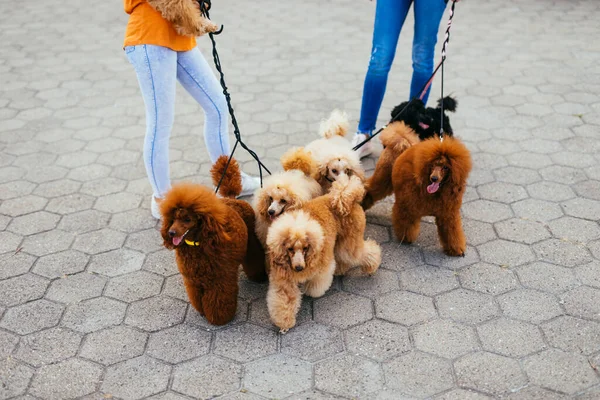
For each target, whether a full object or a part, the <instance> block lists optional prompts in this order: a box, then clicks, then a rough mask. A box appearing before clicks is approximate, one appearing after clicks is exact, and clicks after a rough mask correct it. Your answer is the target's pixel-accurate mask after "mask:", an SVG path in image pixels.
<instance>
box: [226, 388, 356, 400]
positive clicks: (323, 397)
mask: <svg viewBox="0 0 600 400" xmlns="http://www.w3.org/2000/svg"><path fill="white" fill-rule="evenodd" d="M250 396H254V395H250ZM250 396H248V397H247V400H259V397H258V396H256V398H254V397H250ZM223 398H224V399H228V400H244V399H246V397H243V395H239V396H238V397H231V398H230V397H228V396H225V397H223ZM260 399H264V397H260ZM285 399H286V400H341V399H345V397H340V396H336V395H333V394H329V393H325V392H321V391H319V390H309V391H307V392H302V393H299V394H295V395H292V396H290V397H286V398H285Z"/></svg>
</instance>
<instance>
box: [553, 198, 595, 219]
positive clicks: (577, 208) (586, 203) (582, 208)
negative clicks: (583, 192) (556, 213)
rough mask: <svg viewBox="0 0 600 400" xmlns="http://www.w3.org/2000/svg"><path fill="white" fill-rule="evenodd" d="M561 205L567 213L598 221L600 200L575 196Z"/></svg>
mask: <svg viewBox="0 0 600 400" xmlns="http://www.w3.org/2000/svg"><path fill="white" fill-rule="evenodd" d="M561 206H562V208H563V210H564V211H565V213H566V214H567V215H571V216H573V217H577V218H585V219H589V220H592V221H596V222H597V221H598V218H599V217H598V216H599V215H600V201H597V200H590V199H582V198H575V199H571V200H567V201H565V202H563V203H561Z"/></svg>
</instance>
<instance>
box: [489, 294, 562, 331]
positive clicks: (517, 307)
mask: <svg viewBox="0 0 600 400" xmlns="http://www.w3.org/2000/svg"><path fill="white" fill-rule="evenodd" d="M498 303H499V304H500V307H501V308H502V311H503V312H504V314H505V315H506V316H507V317H510V318H514V319H518V320H522V321H526V322H531V323H534V324H537V323H540V322H543V321H547V320H549V319H551V318H554V317H557V316H559V315H562V314H563V311H562V309H561V308H560V306H559V304H558V301H557V299H556V298H555V297H554V296H552V295H550V294H548V293H543V292H538V291H536V290H532V289H517V290H515V291H513V292H510V293H506V294H504V295H501V296H499V297H498Z"/></svg>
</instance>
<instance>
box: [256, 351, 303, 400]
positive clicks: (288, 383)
mask: <svg viewBox="0 0 600 400" xmlns="http://www.w3.org/2000/svg"><path fill="white" fill-rule="evenodd" d="M245 371H246V372H245V374H244V387H245V388H248V389H249V390H250V391H252V392H254V393H258V394H260V395H263V396H265V397H275V398H282V397H284V396H288V395H291V394H295V393H300V392H302V391H304V390H307V389H310V388H311V386H312V368H311V365H310V364H309V363H307V362H306V361H302V360H299V359H297V358H294V357H291V356H289V355H285V354H274V355H271V356H268V357H265V358H263V359H261V360H258V361H254V362H251V363H248V364H246V368H245ZM282 376H285V377H286V378H285V385H282V384H281V377H282Z"/></svg>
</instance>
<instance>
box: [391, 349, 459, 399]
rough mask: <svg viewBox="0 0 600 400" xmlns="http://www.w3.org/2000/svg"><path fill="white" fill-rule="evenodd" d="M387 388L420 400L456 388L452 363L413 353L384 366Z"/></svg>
mask: <svg viewBox="0 0 600 400" xmlns="http://www.w3.org/2000/svg"><path fill="white" fill-rule="evenodd" d="M383 370H384V372H385V376H386V382H387V386H388V387H390V388H392V389H398V390H400V391H401V392H402V393H405V394H407V395H410V396H415V397H419V398H423V397H429V396H432V395H434V394H437V393H440V392H443V391H445V390H447V389H450V388H452V387H453V386H454V379H453V377H452V372H451V367H450V363H449V362H448V361H446V360H444V359H442V358H439V357H435V356H432V355H429V354H426V353H421V352H418V351H413V352H410V353H408V354H404V355H401V356H399V357H397V358H395V359H393V360H392V361H390V362H388V363H386V364H384V365H383Z"/></svg>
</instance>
